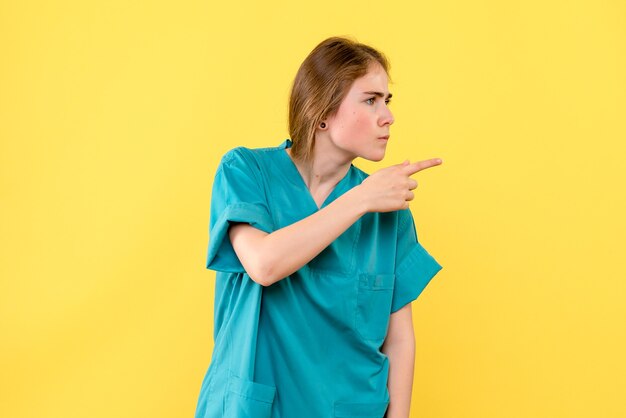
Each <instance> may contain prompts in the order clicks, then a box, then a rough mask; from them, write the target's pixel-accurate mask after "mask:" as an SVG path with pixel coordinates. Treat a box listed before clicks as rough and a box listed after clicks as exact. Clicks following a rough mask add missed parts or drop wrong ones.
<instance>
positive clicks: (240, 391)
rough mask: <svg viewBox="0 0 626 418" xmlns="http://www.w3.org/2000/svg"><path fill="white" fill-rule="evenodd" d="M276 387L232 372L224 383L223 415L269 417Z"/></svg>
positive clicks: (244, 417) (246, 417)
mask: <svg viewBox="0 0 626 418" xmlns="http://www.w3.org/2000/svg"><path fill="white" fill-rule="evenodd" d="M275 395H276V387H275V386H271V385H266V384H263V383H258V382H253V381H251V380H247V379H244V378H242V377H239V376H237V375H235V374H233V373H232V372H231V373H230V375H229V377H228V382H227V383H226V395H225V396H224V416H225V417H233V418H270V417H271V415H272V405H273V404H274V397H275Z"/></svg>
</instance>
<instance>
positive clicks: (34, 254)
mask: <svg viewBox="0 0 626 418" xmlns="http://www.w3.org/2000/svg"><path fill="white" fill-rule="evenodd" d="M331 35H349V36H353V37H354V38H356V39H357V40H359V41H361V42H365V43H369V44H371V45H373V46H375V47H377V48H379V49H381V50H382V51H383V52H385V53H386V54H387V56H388V57H389V59H390V60H391V65H392V69H391V76H392V78H393V84H392V85H391V86H390V90H391V91H392V92H393V94H394V99H393V102H392V104H391V108H392V110H393V111H394V114H395V117H396V123H395V124H394V126H393V127H392V136H391V140H390V142H389V145H388V153H387V156H386V158H385V160H383V161H382V162H381V163H371V162H368V161H364V160H356V161H355V164H356V165H357V166H359V167H360V168H362V169H364V170H366V171H368V172H372V171H373V170H376V169H378V168H381V167H383V166H387V165H391V164H396V163H399V162H401V161H402V160H403V159H405V158H409V159H410V160H411V161H415V160H419V159H426V158H430V157H441V158H443V160H444V164H443V165H442V166H441V167H436V168H433V169H430V170H427V171H424V172H422V173H418V174H417V175H416V176H415V178H416V179H417V180H418V181H419V183H420V186H419V187H418V189H417V190H416V199H415V200H414V201H413V202H412V204H411V208H412V211H413V214H414V216H415V219H416V224H417V229H418V234H419V236H420V240H421V241H422V243H423V244H424V246H425V247H426V248H427V249H428V250H429V251H430V252H431V253H432V254H433V255H434V256H435V257H436V258H437V260H438V261H439V262H440V263H441V264H442V265H443V266H444V269H443V270H442V271H441V272H440V273H439V274H438V275H437V276H436V278H435V279H434V280H433V282H431V284H430V285H429V286H428V287H427V289H426V290H425V291H424V293H422V295H421V296H420V298H419V299H418V300H417V301H416V302H414V303H413V312H414V322H415V332H416V340H417V353H416V367H415V381H414V392H413V403H412V416H413V417H433V418H434V417H437V418H452V417H454V418H457V417H467V418H473V417H476V418H491V417H493V418H496V417H498V418H501V417H507V418H513V417H542V418H543V417H545V418H554V417H568V418H575V417H601V418H617V417H622V418H623V417H625V416H626V405H625V404H624V396H625V394H626V360H625V356H624V353H625V352H626V303H625V302H626V284H625V283H626V280H625V279H626V263H625V261H624V260H625V258H626V257H625V256H626V246H625V244H624V236H625V234H626V221H625V220H624V213H625V212H626V204H625V203H626V201H625V198H624V196H625V193H624V180H626V175H625V174H626V173H625V170H624V157H625V151H626V147H625V145H624V142H625V139H626V126H625V122H624V119H625V116H626V4H625V3H624V2H622V1H594V0H587V1H567V0H561V1H548V2H546V1H545V0H531V1H521V0H520V1H513V2H503V1H498V0H490V1H473V2H461V1H450V0H442V1H420V2H412V1H405V2H382V1H377V2H373V1H346V2H338V1H317V2H310V3H300V2H294V1H293V0H291V1H270V2H252V1H247V2H206V1H205V2H203V1H183V0H181V1H176V2H164V1H160V2H157V1H144V2H132V1H128V0H124V1H120V0H115V1H106V2H89V1H20V2H18V1H13V2H9V1H3V2H2V3H1V4H0V47H1V50H0V53H1V55H0V57H1V58H0V59H1V64H0V138H1V148H0V199H1V206H0V210H1V217H0V237H1V248H0V257H1V260H0V261H1V262H0V277H1V281H0V327H1V328H0V338H1V342H0V354H1V355H0V416H2V417H7V418H14V417H20V418H21V417H29V418H30V417H33V418H34V417H37V418H41V417H63V418H70V417H81V418H82V417H92V418H97V417H129V418H130V417H132V418H136V417H151V418H156V417H191V416H193V413H194V410H195V406H196V401H197V397H198V394H199V389H200V384H201V381H202V378H203V376H204V373H205V371H206V368H207V367H208V363H209V360H210V354H211V351H212V343H213V341H212V332H213V318H212V309H213V293H212V292H213V283H214V281H213V279H214V272H212V271H209V270H206V269H205V267H204V266H205V256H206V247H207V242H208V222H209V217H208V215H209V206H210V191H211V182H212V179H213V175H214V172H215V168H216V165H217V163H218V161H219V158H220V157H221V155H222V154H223V153H224V152H225V151H227V150H228V149H230V148H232V147H234V146H238V145H245V146H248V147H260V146H275V145H278V144H280V143H281V142H282V141H283V140H284V139H285V138H287V137H288V134H287V128H286V114H287V99H288V91H289V86H290V84H291V81H292V79H293V76H294V75H295V72H296V70H297V68H298V66H299V65H300V63H301V62H302V60H303V59H304V58H305V56H306V55H307V54H308V52H309V51H310V50H311V49H312V48H313V47H314V46H315V45H316V44H317V43H318V42H320V41H321V40H323V39H324V38H326V37H328V36H331Z"/></svg>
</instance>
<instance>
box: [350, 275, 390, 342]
mask: <svg viewBox="0 0 626 418" xmlns="http://www.w3.org/2000/svg"><path fill="white" fill-rule="evenodd" d="M394 282H395V275H394V274H370V273H361V274H360V275H359V284H358V291H357V302H356V312H355V328H356V331H357V332H358V333H359V334H360V335H361V337H363V338H364V339H366V340H382V339H384V338H385V336H386V335H387V326H388V325H389V316H390V315H391V300H392V297H393V286H394Z"/></svg>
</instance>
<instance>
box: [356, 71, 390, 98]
mask: <svg viewBox="0 0 626 418" xmlns="http://www.w3.org/2000/svg"><path fill="white" fill-rule="evenodd" d="M388 83H389V80H388V77H387V73H386V72H385V69H384V68H383V67H382V66H381V65H380V64H372V65H370V67H369V69H368V71H367V73H366V74H365V75H364V76H362V77H359V78H357V79H356V80H354V83H352V87H351V88H350V92H351V93H354V94H360V93H363V92H366V91H380V92H384V93H388V90H387V88H388Z"/></svg>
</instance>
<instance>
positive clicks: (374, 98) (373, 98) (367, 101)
mask: <svg viewBox="0 0 626 418" xmlns="http://www.w3.org/2000/svg"><path fill="white" fill-rule="evenodd" d="M370 100H372V102H371V103H369V101H370ZM374 100H376V97H370V98H369V99H367V100H366V101H365V102H366V103H368V104H374V102H373V101H374Z"/></svg>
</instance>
